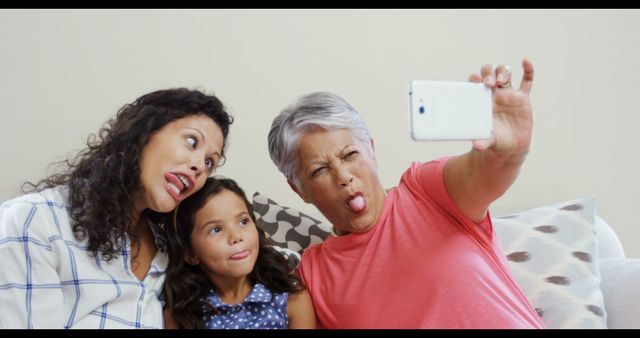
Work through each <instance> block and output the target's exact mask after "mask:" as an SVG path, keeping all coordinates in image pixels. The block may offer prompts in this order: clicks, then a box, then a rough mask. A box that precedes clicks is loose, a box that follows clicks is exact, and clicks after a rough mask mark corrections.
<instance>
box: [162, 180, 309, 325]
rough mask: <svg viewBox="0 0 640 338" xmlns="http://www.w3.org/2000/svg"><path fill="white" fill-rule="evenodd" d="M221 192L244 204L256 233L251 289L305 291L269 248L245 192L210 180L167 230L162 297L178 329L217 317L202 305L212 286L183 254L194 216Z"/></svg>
mask: <svg viewBox="0 0 640 338" xmlns="http://www.w3.org/2000/svg"><path fill="white" fill-rule="evenodd" d="M223 190H229V191H231V192H233V193H235V194H236V195H237V196H238V197H240V198H241V199H242V200H243V201H244V204H245V206H246V207H247V211H248V213H249V215H250V217H251V219H252V220H253V224H255V225H256V228H257V230H258V242H259V244H258V245H259V250H258V258H257V259H256V263H255V265H254V267H253V270H252V271H251V273H250V274H249V280H250V282H251V283H252V284H253V285H255V284H256V283H261V284H263V285H264V286H266V287H267V289H269V291H271V292H274V293H281V292H292V291H301V290H304V285H303V284H302V281H301V280H300V277H299V276H298V275H296V274H295V273H294V267H291V266H290V265H289V264H287V261H286V260H285V258H284V256H283V255H282V254H281V253H279V252H278V251H276V250H275V249H274V248H273V247H271V246H270V245H269V243H268V240H267V238H266V235H265V232H264V229H262V228H261V227H260V226H259V225H258V223H257V222H256V218H255V215H254V213H253V206H252V205H251V203H250V202H249V201H248V200H247V197H246V195H245V193H244V191H243V190H242V189H241V188H240V187H239V186H238V184H237V183H236V182H235V181H234V180H232V179H229V178H223V177H220V176H218V177H209V178H207V181H206V183H205V184H204V187H202V189H200V190H199V191H198V192H196V193H195V194H193V195H192V196H189V197H187V198H186V199H185V200H183V201H182V202H181V203H180V205H179V206H178V208H177V211H176V212H177V215H176V218H175V220H176V222H175V223H173V224H171V225H168V226H167V227H166V228H167V234H168V236H167V237H168V244H169V245H168V249H169V250H168V251H169V267H168V268H167V277H166V279H165V283H164V290H163V296H164V298H165V300H166V302H167V305H166V306H167V308H168V309H170V310H171V312H172V315H173V319H174V320H175V321H176V323H177V324H178V326H179V327H180V328H192V329H197V328H205V325H206V323H204V321H203V320H202V316H203V314H205V313H210V314H217V310H216V309H214V308H212V307H211V306H210V304H209V303H208V302H203V301H202V299H203V298H206V296H207V295H208V291H209V290H210V289H211V288H213V289H214V290H216V287H215V285H213V284H212V282H211V280H209V278H208V277H207V275H205V273H204V272H203V271H202V269H201V268H200V267H199V266H193V265H190V264H188V263H187V262H186V261H185V253H186V250H187V248H189V247H190V246H191V232H192V231H193V227H194V221H195V214H196V212H197V211H198V210H200V209H201V208H202V207H204V205H205V204H206V203H207V201H208V200H209V199H210V198H211V197H213V196H215V195H216V194H218V193H220V192H222V191H223Z"/></svg>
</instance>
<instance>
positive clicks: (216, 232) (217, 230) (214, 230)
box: [209, 226, 222, 235]
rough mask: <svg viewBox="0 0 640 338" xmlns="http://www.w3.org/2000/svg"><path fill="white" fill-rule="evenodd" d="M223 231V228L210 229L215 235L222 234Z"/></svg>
mask: <svg viewBox="0 0 640 338" xmlns="http://www.w3.org/2000/svg"><path fill="white" fill-rule="evenodd" d="M221 231H222V228H221V227H219V226H214V227H211V229H209V233H211V234H214V235H215V234H218V233H220V232H221Z"/></svg>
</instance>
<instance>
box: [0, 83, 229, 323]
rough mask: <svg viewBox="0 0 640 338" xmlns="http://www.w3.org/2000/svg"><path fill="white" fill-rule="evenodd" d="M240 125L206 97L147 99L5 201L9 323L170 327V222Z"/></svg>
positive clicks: (0, 274)
mask: <svg viewBox="0 0 640 338" xmlns="http://www.w3.org/2000/svg"><path fill="white" fill-rule="evenodd" d="M232 122H233V118H232V117H231V116H230V115H229V114H228V113H227V112H226V111H225V108H224V106H223V104H222V102H220V100H219V99H218V98H216V97H215V96H213V95H207V94H205V93H203V92H202V91H198V90H188V89H185V88H178V89H168V90H160V91H155V92H152V93H148V94H146V95H143V96H141V97H140V98H138V99H137V100H135V101H134V102H132V103H130V104H126V105H125V106H123V107H122V108H121V109H120V110H119V111H118V113H117V115H116V116H115V118H113V119H111V120H109V121H108V122H107V123H106V124H105V125H104V126H103V128H101V129H100V131H99V132H98V133H97V134H93V135H91V136H90V137H89V139H88V141H87V147H86V148H85V149H84V150H82V151H81V152H80V153H79V154H78V155H77V156H76V157H75V158H74V159H73V160H67V161H64V163H65V164H66V165H67V166H68V168H67V169H66V171H65V172H64V173H62V174H54V175H51V176H49V177H48V178H45V179H43V180H41V181H40V182H38V183H35V184H33V183H26V184H25V185H24V186H23V191H24V192H28V193H29V194H26V195H23V196H21V197H18V198H15V199H12V200H9V201H7V202H5V203H3V204H2V205H1V206H0V257H2V263H0V266H1V268H0V304H2V306H0V327H12V328H162V327H163V326H164V323H163V316H162V308H163V305H164V301H163V300H162V297H161V296H160V295H161V290H162V285H163V282H164V277H165V269H166V266H167V261H168V255H167V253H166V238H165V237H164V224H165V221H164V218H165V217H167V216H168V215H170V212H171V211H172V210H173V209H174V208H175V207H176V205H178V203H179V202H180V201H182V200H183V199H185V198H186V197H187V196H190V195H192V194H193V193H195V192H196V191H197V190H199V189H200V188H201V187H202V186H203V185H204V182H205V180H206V179H207V177H208V176H209V175H210V174H211V173H212V172H213V170H214V169H215V168H216V167H217V166H219V165H220V163H221V160H223V159H224V150H225V143H226V142H225V141H226V138H227V136H228V133H229V125H230V124H231V123H232Z"/></svg>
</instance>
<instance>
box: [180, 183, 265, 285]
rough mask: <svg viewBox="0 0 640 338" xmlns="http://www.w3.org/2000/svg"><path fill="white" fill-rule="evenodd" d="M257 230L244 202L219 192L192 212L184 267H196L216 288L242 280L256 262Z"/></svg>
mask: <svg viewBox="0 0 640 338" xmlns="http://www.w3.org/2000/svg"><path fill="white" fill-rule="evenodd" d="M258 249H259V239H258V230H257V229H256V225H255V224H254V223H253V220H252V219H251V217H250V215H249V211H248V210H247V207H246V205H245V202H244V200H243V199H242V198H241V197H239V196H238V195H236V194H235V193H234V192H232V191H229V190H226V189H223V190H222V191H220V192H219V193H218V194H216V195H214V196H212V197H210V198H209V200H208V201H207V202H206V203H205V205H204V206H203V207H202V208H201V209H200V210H198V211H197V212H196V215H195V220H194V227H193V230H192V232H191V250H190V252H188V253H187V257H185V259H186V261H187V263H189V264H192V265H198V264H199V265H200V267H201V268H202V270H203V271H204V272H205V273H206V274H207V276H209V279H210V280H211V281H212V282H213V283H214V284H217V285H220V283H224V282H225V281H229V280H233V279H237V278H242V277H245V276H247V275H249V273H251V271H252V270H253V266H254V264H255V262H256V259H257V258H258Z"/></svg>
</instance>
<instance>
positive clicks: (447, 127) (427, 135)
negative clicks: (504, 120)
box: [409, 80, 493, 141]
mask: <svg viewBox="0 0 640 338" xmlns="http://www.w3.org/2000/svg"><path fill="white" fill-rule="evenodd" d="M492 104H493V103H492V99H491V89H489V88H487V87H486V86H485V85H484V84H483V83H474V82H461V81H428V80H415V81H411V83H410V84H409V121H410V127H411V138H412V139H414V140H415V141H444V140H479V139H487V138H489V137H490V136H491V131H492V128H493V113H492V111H493V109H492Z"/></svg>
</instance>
